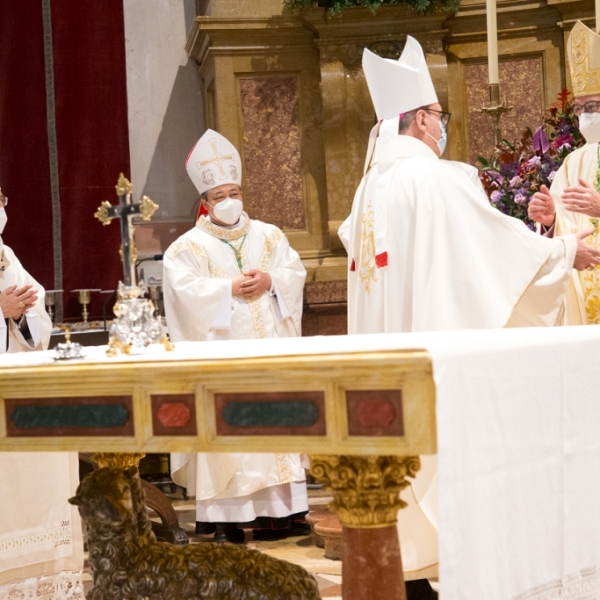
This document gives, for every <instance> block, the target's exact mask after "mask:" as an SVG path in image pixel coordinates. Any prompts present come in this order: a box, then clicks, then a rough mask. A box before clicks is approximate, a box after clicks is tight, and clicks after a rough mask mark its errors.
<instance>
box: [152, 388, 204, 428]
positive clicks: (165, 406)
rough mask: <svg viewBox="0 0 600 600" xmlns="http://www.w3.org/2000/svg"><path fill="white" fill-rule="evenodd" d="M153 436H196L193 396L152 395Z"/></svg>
mask: <svg viewBox="0 0 600 600" xmlns="http://www.w3.org/2000/svg"><path fill="white" fill-rule="evenodd" d="M151 401H152V431H153V432H154V435H171V436H173V435H197V434H198V428H197V426H196V396H195V394H153V395H152V396H151Z"/></svg>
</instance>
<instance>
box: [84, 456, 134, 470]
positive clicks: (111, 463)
mask: <svg viewBox="0 0 600 600" xmlns="http://www.w3.org/2000/svg"><path fill="white" fill-rule="evenodd" d="M144 456H146V455H145V454H143V453H141V452H134V453H126V452H123V453H118V454H117V453H115V452H96V453H95V454H92V456H91V459H92V460H93V461H94V462H95V463H96V464H97V465H98V467H99V468H102V467H112V468H117V469H125V468H127V467H139V464H140V460H142V458H144Z"/></svg>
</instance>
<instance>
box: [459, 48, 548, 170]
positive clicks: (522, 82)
mask: <svg viewBox="0 0 600 600" xmlns="http://www.w3.org/2000/svg"><path fill="white" fill-rule="evenodd" d="M498 74H499V78H500V96H501V98H502V100H504V99H506V101H507V104H508V105H509V106H512V107H513V109H512V110H511V111H510V112H508V113H505V114H504V115H502V118H501V119H500V131H501V134H502V137H503V138H505V139H507V140H509V141H510V142H511V143H512V142H514V141H515V140H516V139H518V138H520V137H521V133H522V132H523V130H524V129H525V128H526V127H531V128H532V129H533V130H534V131H535V129H537V128H538V127H539V126H540V125H541V124H542V113H543V111H544V108H545V107H544V95H543V91H542V58H541V57H540V56H534V57H532V58H523V59H519V60H501V61H500V64H499V65H498ZM464 75H465V78H464V90H465V94H466V100H467V110H468V117H467V126H468V132H469V134H468V135H469V162H470V163H471V164H472V165H475V166H479V163H478V161H477V158H478V157H479V156H483V157H485V158H489V157H490V156H491V155H492V152H493V150H494V136H493V133H492V119H491V117H489V116H488V115H487V114H485V113H481V112H479V109H480V108H481V105H482V104H487V103H488V102H489V96H490V93H489V86H488V66H487V62H484V63H471V64H466V65H464Z"/></svg>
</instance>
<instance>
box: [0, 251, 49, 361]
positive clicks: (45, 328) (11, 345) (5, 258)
mask: <svg viewBox="0 0 600 600" xmlns="http://www.w3.org/2000/svg"><path fill="white" fill-rule="evenodd" d="M13 285H16V286H17V288H20V287H22V286H24V285H32V286H33V289H36V290H37V291H38V293H37V296H38V299H37V302H36V303H35V306H33V308H30V309H29V310H28V312H27V314H26V315H25V319H26V320H27V329H28V331H29V334H30V336H28V339H25V338H24V337H23V333H22V330H21V329H20V328H19V324H18V323H17V322H16V321H14V320H13V319H8V323H7V322H6V321H5V319H4V315H3V314H2V310H1V309H0V354H2V353H4V352H26V351H29V350H45V349H46V348H48V343H49V341H50V334H51V333H52V321H51V320H50V317H49V316H48V313H47V312H46V308H45V306H44V288H43V287H42V286H41V285H40V284H39V283H38V282H37V281H36V280H35V279H34V278H33V277H32V276H31V275H30V274H29V273H28V272H27V271H26V270H25V269H24V268H23V265H21V263H20V261H19V259H18V258H17V257H16V256H15V253H14V252H13V251H12V250H11V249H10V248H9V247H8V246H6V245H2V242H1V240H0V293H2V292H4V290H6V289H7V288H10V287H11V286H13ZM7 330H8V336H7ZM7 340H8V344H7Z"/></svg>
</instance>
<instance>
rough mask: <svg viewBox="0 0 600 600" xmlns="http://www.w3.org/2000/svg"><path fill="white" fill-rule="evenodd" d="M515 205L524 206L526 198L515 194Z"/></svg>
mask: <svg viewBox="0 0 600 600" xmlns="http://www.w3.org/2000/svg"><path fill="white" fill-rule="evenodd" d="M514 200H515V204H525V203H526V202H527V196H525V195H523V194H521V193H519V194H515V198H514Z"/></svg>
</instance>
